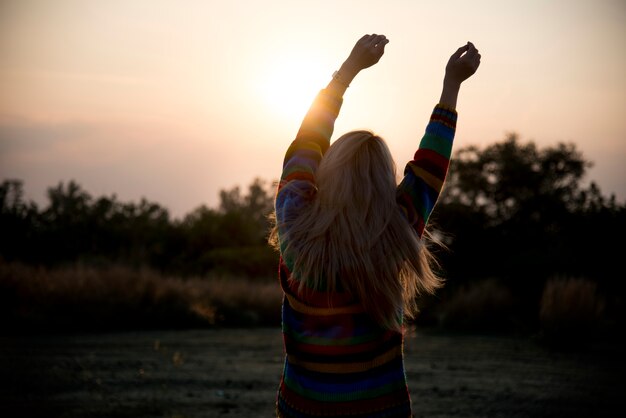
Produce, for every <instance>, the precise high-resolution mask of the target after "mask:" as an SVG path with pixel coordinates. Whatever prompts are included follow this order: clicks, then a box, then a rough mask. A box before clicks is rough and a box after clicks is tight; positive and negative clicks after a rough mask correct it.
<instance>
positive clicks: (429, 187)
mask: <svg viewBox="0 0 626 418" xmlns="http://www.w3.org/2000/svg"><path fill="white" fill-rule="evenodd" d="M456 121H457V113H456V111H455V110H454V109H452V108H449V107H447V106H443V105H439V104H438V105H437V106H435V108H434V110H433V113H432V115H431V116H430V121H429V123H428V125H427V126H426V132H425V134H424V136H423V138H422V140H421V141H420V145H419V148H418V150H417V151H416V152H415V156H414V157H413V160H411V161H409V162H408V164H407V165H406V168H405V169H404V178H403V179H402V181H401V182H400V184H399V185H398V189H397V201H398V204H399V205H400V207H401V209H402V211H403V212H404V214H405V215H406V218H407V220H408V221H409V223H410V224H411V226H412V227H413V228H414V229H415V231H416V232H417V234H418V236H420V237H421V236H422V234H423V233H424V228H425V226H426V224H427V223H428V218H429V217H430V214H431V213H432V211H433V208H434V207H435V203H436V202H437V199H438V198H439V194H440V193H441V189H442V187H443V183H444V181H445V178H446V174H447V172H448V167H449V165H450V156H451V153H452V142H453V140H454V133H455V129H456Z"/></svg>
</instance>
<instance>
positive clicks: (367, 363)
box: [275, 90, 457, 418]
mask: <svg viewBox="0 0 626 418" xmlns="http://www.w3.org/2000/svg"><path fill="white" fill-rule="evenodd" d="M341 104H342V99H341V98H338V97H335V96H333V95H332V94H331V93H330V92H328V91H326V90H322V91H321V92H320V94H319V95H318V97H317V98H316V100H315V102H314V104H313V106H311V108H310V110H309V112H308V113H307V115H306V117H305V119H304V121H303V123H302V126H301V128H300V130H299V131H298V135H297V137H296V139H295V140H294V141H293V142H292V144H291V146H290V147H289V149H288V151H287V153H286V155H285V160H284V163H283V173H282V176H281V181H280V183H279V186H278V190H277V195H276V203H275V205H276V216H277V220H278V223H279V225H288V222H287V221H289V220H291V219H295V217H296V216H297V215H298V212H299V211H300V209H301V208H302V207H303V206H304V205H307V204H308V202H310V200H311V199H313V198H314V196H315V193H316V192H315V172H316V170H317V167H318V166H319V164H320V161H321V159H322V157H323V155H324V153H325V152H326V150H327V149H328V147H329V145H330V137H331V135H332V132H333V128H334V122H335V119H336V117H337V115H338V114H339V109H340V108H341ZM456 118H457V115H456V112H455V111H454V110H453V109H449V108H445V107H443V106H440V105H437V106H436V107H435V109H434V111H433V113H432V115H431V118H430V121H429V123H428V126H427V127H426V132H425V134H424V136H423V138H422V140H421V142H420V146H419V149H418V150H417V151H416V153H415V155H414V158H413V160H411V161H410V162H409V163H408V164H407V165H406V168H405V172H404V178H403V180H402V182H401V183H400V185H398V190H397V203H398V205H399V207H400V208H401V209H402V211H403V213H404V214H405V215H406V219H407V220H408V222H409V223H410V224H411V225H412V226H413V228H414V229H415V230H416V231H417V233H418V234H419V235H420V236H421V235H422V233H423V231H424V227H425V225H426V224H427V222H428V218H429V216H430V213H431V212H432V210H433V208H434V206H435V203H436V202H437V198H438V197H439V193H440V192H441V189H442V187H443V184H444V181H445V177H446V174H447V171H448V166H449V161H450V153H451V151H452V141H453V138H454V130H455V127H456ZM286 232H287V231H285V230H283V229H279V237H280V242H281V248H283V249H284V248H286V242H285V239H286V237H288V234H286ZM290 268H293V260H292V259H291V258H290V257H288V256H287V255H286V254H284V252H282V253H281V259H280V265H279V271H280V283H281V287H282V289H283V292H284V294H285V297H284V299H283V311H282V315H283V321H282V331H283V337H284V346H285V353H286V356H285V367H284V371H283V376H282V378H281V383H280V387H279V389H278V394H277V400H276V413H277V416H279V417H298V418H311V417H320V416H327V417H328V416H346V417H353V418H365V417H369V418H384V417H387V418H391V417H409V416H411V400H410V396H409V391H408V387H407V382H406V376H405V370H404V360H403V335H402V334H401V333H398V332H395V331H391V330H388V329H384V328H382V327H381V326H379V325H378V324H377V323H375V322H374V321H373V320H372V319H371V317H370V316H369V315H368V314H367V313H366V312H365V311H364V309H363V308H362V306H361V305H360V304H359V303H358V301H356V300H354V298H353V297H352V296H351V295H350V294H348V293H346V292H341V291H337V292H333V293H330V292H325V291H322V290H319V289H310V288H305V290H304V291H302V292H301V291H300V284H301V283H300V282H299V281H298V280H297V279H296V278H294V277H292V276H291V271H290Z"/></svg>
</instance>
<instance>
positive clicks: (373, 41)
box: [368, 34, 386, 46]
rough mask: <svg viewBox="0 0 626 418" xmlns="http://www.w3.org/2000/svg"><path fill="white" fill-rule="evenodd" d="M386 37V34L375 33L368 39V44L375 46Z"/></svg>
mask: <svg viewBox="0 0 626 418" xmlns="http://www.w3.org/2000/svg"><path fill="white" fill-rule="evenodd" d="M383 39H386V38H385V35H376V34H373V35H372V37H371V38H370V39H369V41H368V46H375V45H377V44H378V43H380V42H381V41H382V40H383Z"/></svg>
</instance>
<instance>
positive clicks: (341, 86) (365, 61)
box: [328, 34, 389, 95]
mask: <svg viewBox="0 0 626 418" xmlns="http://www.w3.org/2000/svg"><path fill="white" fill-rule="evenodd" d="M388 43H389V39H387V37H386V36H385V35H376V34H373V35H364V36H363V37H361V39H359V40H358V41H357V42H356V44H355V45H354V47H353V48H352V51H351V52H350V55H349V56H348V58H347V59H346V60H345V61H344V63H343V64H342V65H341V68H340V69H339V71H336V72H335V74H333V80H332V81H331V82H330V83H329V84H328V88H330V89H331V90H333V91H334V92H335V93H336V94H338V95H342V94H343V93H344V92H345V91H346V88H347V87H348V86H349V85H350V82H352V80H353V79H354V77H356V75H357V74H358V73H359V72H360V71H361V70H363V69H365V68H368V67H371V66H372V65H374V64H376V63H377V62H378V61H379V60H380V57H382V56H383V54H384V53H385V45H387V44H388Z"/></svg>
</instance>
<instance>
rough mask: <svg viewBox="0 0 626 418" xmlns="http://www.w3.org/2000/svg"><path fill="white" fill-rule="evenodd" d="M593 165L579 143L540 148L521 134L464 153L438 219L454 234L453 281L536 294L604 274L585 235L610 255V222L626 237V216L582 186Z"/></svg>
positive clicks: (449, 264)
mask: <svg viewBox="0 0 626 418" xmlns="http://www.w3.org/2000/svg"><path fill="white" fill-rule="evenodd" d="M590 166H591V163H590V162H588V161H586V160H585V159H584V158H583V156H582V154H581V153H580V152H579V151H578V150H577V149H576V147H575V145H573V144H557V145H556V146H551V147H546V148H543V149H539V148H538V147H537V146H536V145H535V144H534V143H533V142H528V143H526V144H521V143H520V142H519V140H518V136H517V135H515V134H510V135H509V136H508V137H507V138H506V139H505V140H504V141H503V142H501V143H496V144H492V145H489V146H487V147H485V148H484V149H479V148H478V147H474V146H471V147H466V148H462V149H460V150H459V151H458V152H457V153H456V155H455V156H454V158H453V160H452V164H451V167H450V174H449V177H448V179H447V182H446V185H445V187H444V193H443V195H442V197H441V200H440V202H439V204H438V205H437V207H436V210H435V213H434V216H433V221H434V223H436V224H437V225H438V227H439V228H440V229H441V230H442V231H443V233H444V234H447V239H448V241H447V243H448V244H449V247H450V249H451V251H450V252H447V253H444V254H443V258H444V260H445V267H446V270H447V272H448V274H449V275H450V277H451V278H452V281H455V280H456V281H464V280H468V279H471V278H472V277H494V276H495V277H501V278H504V279H507V280H509V281H511V282H512V283H517V284H521V283H525V284H526V285H528V286H529V287H530V288H537V287H540V286H541V285H542V284H543V281H544V280H545V278H546V277H550V276H554V275H559V274H564V275H580V274H587V275H594V276H598V275H599V274H600V273H601V272H603V271H604V270H603V269H602V268H600V269H599V268H598V264H599V263H598V262H597V260H590V259H589V256H593V255H599V252H598V251H597V250H596V249H591V250H590V249H589V247H588V246H586V245H585V239H584V238H583V236H584V235H583V234H586V235H587V236H589V234H593V236H594V238H595V239H596V240H599V241H600V242H602V243H603V244H601V245H600V246H599V248H601V249H602V251H604V252H605V253H607V251H608V253H611V251H612V249H611V248H610V246H608V245H605V244H604V243H608V242H609V241H610V238H609V237H610V234H612V233H614V232H615V231H612V230H611V229H609V228H610V227H609V225H607V222H609V223H610V224H612V225H613V226H614V227H617V228H621V231H624V229H623V219H624V213H625V210H624V206H619V205H618V204H617V203H616V202H615V198H614V196H613V197H611V198H608V199H607V198H605V197H603V196H602V194H601V192H600V190H599V188H598V187H597V185H596V184H595V183H591V184H590V185H589V186H587V187H584V186H583V184H582V180H583V179H584V178H585V175H586V171H587V169H588V168H589V167H590ZM602 220H604V221H602ZM592 221H593V222H596V223H597V224H598V225H596V226H594V225H592V224H591V222H592Z"/></svg>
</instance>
